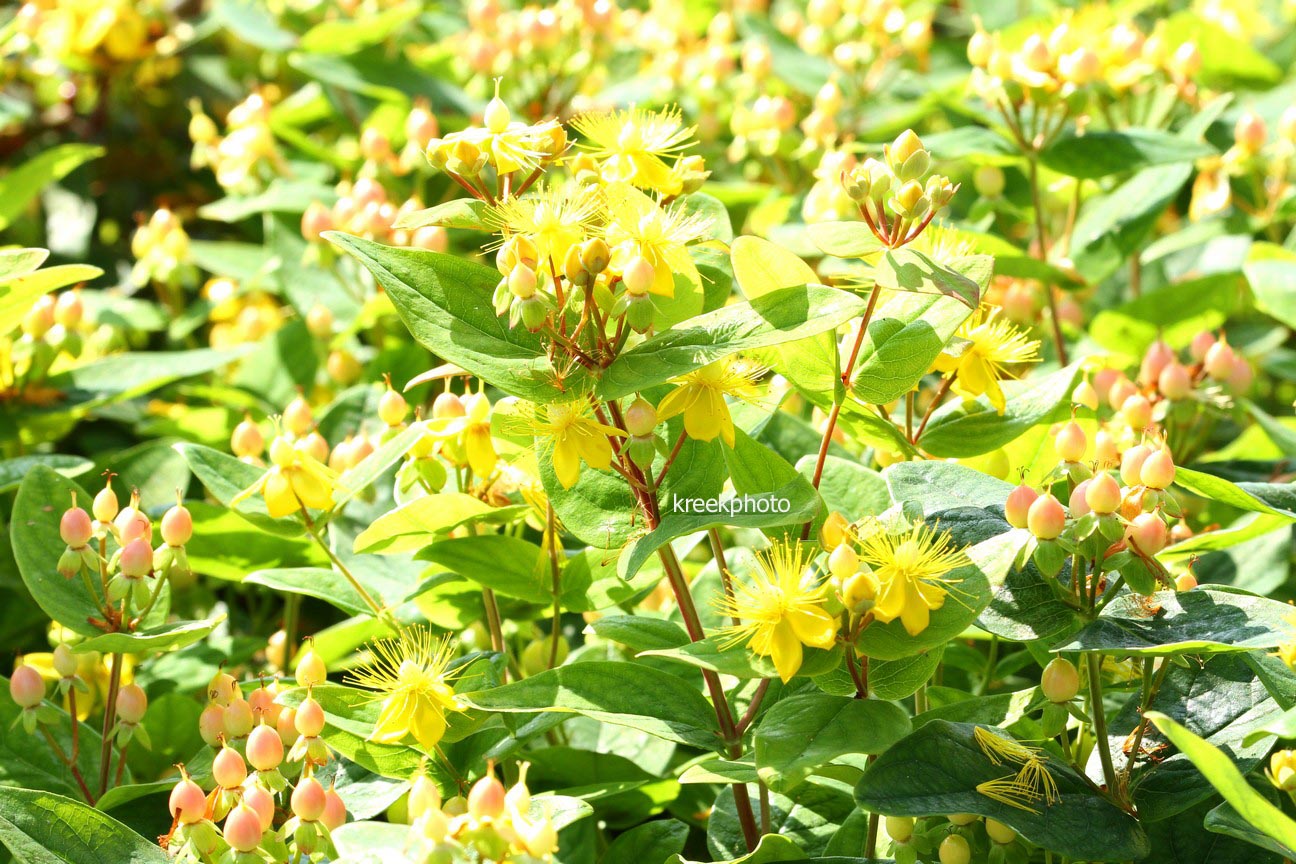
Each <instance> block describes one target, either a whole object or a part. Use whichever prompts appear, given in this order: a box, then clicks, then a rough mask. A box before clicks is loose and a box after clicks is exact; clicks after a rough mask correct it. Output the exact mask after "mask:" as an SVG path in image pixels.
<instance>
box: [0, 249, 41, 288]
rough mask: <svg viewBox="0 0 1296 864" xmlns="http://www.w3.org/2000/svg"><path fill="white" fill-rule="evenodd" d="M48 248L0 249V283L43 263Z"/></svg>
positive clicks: (22, 274) (28, 271) (29, 271)
mask: <svg viewBox="0 0 1296 864" xmlns="http://www.w3.org/2000/svg"><path fill="white" fill-rule="evenodd" d="M49 254H50V253H49V250H48V249H35V248H32V249H21V248H18V249H0V284H4V283H5V282H8V281H9V280H10V279H13V278H15V277H17V276H25V275H27V274H28V273H31V272H32V271H33V270H35V269H36V268H37V267H39V266H41V265H42V264H44V263H45V259H46V258H48V257H49Z"/></svg>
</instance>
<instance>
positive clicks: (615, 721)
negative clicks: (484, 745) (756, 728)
mask: <svg viewBox="0 0 1296 864" xmlns="http://www.w3.org/2000/svg"><path fill="white" fill-rule="evenodd" d="M461 696H462V698H463V699H464V700H465V701H467V702H468V703H469V704H471V705H473V706H475V707H477V708H480V709H482V710H483V711H503V712H522V713H532V714H538V713H541V712H545V711H558V712H565V713H573V714H581V715H583V716H585V717H589V718H591V719H594V720H598V721H601V722H603V723H610V724H612V725H615V726H628V727H629V728H631V729H638V730H640V731H641V732H647V733H648V734H650V735H655V736H656V737H658V738H664V739H666V740H667V741H674V742H676V743H679V744H687V745H689V746H691V747H699V748H701V749H703V750H717V751H718V750H721V749H723V746H724V744H723V742H722V741H721V739H720V735H719V732H718V731H717V729H716V721H715V713H714V712H713V711H712V709H711V706H710V704H709V703H708V702H707V700H706V699H705V698H703V696H702V694H701V693H699V692H698V691H697V690H694V689H693V688H692V687H691V686H689V685H688V684H687V683H685V682H684V681H683V680H682V679H680V678H678V677H676V676H674V675H671V674H670V673H669V672H662V671H661V670H659V669H653V668H651V667H648V666H643V665H640V664H638V663H625V662H620V663H614V662H609V661H589V662H585V663H572V664H568V665H566V666H559V667H558V668H556V669H549V670H547V671H545V672H541V673H540V674H538V675H533V676H531V677H530V678H524V679H522V680H521V681H516V682H513V683H511V684H505V685H504V686H503V687H496V688H495V689H493V690H480V691H477V692H475V693H466V694H461Z"/></svg>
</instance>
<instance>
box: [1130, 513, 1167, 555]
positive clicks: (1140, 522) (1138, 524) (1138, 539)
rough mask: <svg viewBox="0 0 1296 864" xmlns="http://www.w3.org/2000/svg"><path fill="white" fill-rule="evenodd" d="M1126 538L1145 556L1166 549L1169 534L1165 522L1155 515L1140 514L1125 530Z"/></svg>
mask: <svg viewBox="0 0 1296 864" xmlns="http://www.w3.org/2000/svg"><path fill="white" fill-rule="evenodd" d="M1126 536H1127V537H1129V539H1130V541H1131V542H1133V543H1134V545H1135V546H1137V547H1138V548H1139V551H1141V552H1143V553H1144V554H1145V555H1155V554H1157V553H1158V552H1160V551H1161V550H1162V549H1164V548H1165V547H1166V543H1167V542H1168V541H1169V539H1170V538H1169V534H1168V532H1167V530H1166V524H1165V522H1163V521H1161V517H1160V516H1158V515H1157V514H1156V513H1140V514H1139V515H1138V516H1135V517H1134V521H1133V522H1131V523H1130V526H1129V528H1128V529H1126Z"/></svg>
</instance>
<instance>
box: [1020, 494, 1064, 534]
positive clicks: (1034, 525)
mask: <svg viewBox="0 0 1296 864" xmlns="http://www.w3.org/2000/svg"><path fill="white" fill-rule="evenodd" d="M1026 527H1027V528H1029V529H1030V532H1031V533H1032V534H1034V535H1035V536H1036V537H1037V538H1039V539H1040V540H1054V539H1056V538H1057V537H1058V536H1059V535H1061V533H1062V529H1063V528H1064V527H1066V510H1064V509H1063V508H1062V504H1061V502H1059V501H1058V500H1057V499H1056V498H1054V497H1053V496H1052V495H1041V496H1040V497H1039V498H1037V499H1036V500H1035V503H1034V504H1032V505H1031V506H1030V510H1028V511H1027V513H1026Z"/></svg>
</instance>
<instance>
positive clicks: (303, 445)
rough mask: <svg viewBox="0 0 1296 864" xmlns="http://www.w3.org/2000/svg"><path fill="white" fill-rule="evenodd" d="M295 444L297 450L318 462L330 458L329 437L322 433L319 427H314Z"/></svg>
mask: <svg viewBox="0 0 1296 864" xmlns="http://www.w3.org/2000/svg"><path fill="white" fill-rule="evenodd" d="M295 446H296V449H297V450H299V451H301V452H302V453H305V454H306V455H307V456H310V457H311V458H312V459H314V460H315V461H316V462H323V461H325V460H327V459H328V458H329V443H328V439H327V438H325V437H324V436H323V435H321V434H320V433H319V430H318V429H312V430H311V433H310V434H309V435H307V436H306V437H305V438H302V439H300V440H299V441H298V442H297V444H296V445H295Z"/></svg>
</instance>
